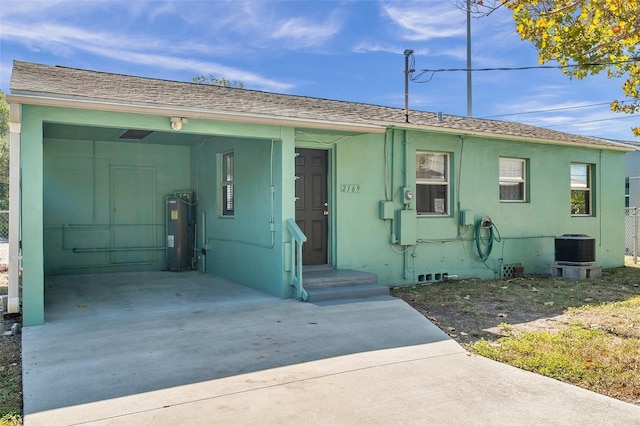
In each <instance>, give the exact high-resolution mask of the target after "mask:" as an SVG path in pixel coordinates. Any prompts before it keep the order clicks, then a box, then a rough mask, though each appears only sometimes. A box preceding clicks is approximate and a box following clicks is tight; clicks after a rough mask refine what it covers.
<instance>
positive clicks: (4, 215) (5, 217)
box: [0, 210, 9, 265]
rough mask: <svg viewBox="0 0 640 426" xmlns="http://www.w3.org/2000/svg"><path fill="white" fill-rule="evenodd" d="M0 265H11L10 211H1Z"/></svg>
mask: <svg viewBox="0 0 640 426" xmlns="http://www.w3.org/2000/svg"><path fill="white" fill-rule="evenodd" d="M0 264H4V265H7V264H9V211H8V210H0Z"/></svg>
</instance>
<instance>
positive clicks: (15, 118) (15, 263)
mask: <svg viewBox="0 0 640 426" xmlns="http://www.w3.org/2000/svg"><path fill="white" fill-rule="evenodd" d="M20 107H21V106H20V104H11V105H10V107H9V108H10V109H9V294H8V300H7V311H8V312H9V313H10V314H15V313H19V312H20V294H19V286H20V275H19V272H20V132H21V120H20V116H21V114H20V113H21V111H20Z"/></svg>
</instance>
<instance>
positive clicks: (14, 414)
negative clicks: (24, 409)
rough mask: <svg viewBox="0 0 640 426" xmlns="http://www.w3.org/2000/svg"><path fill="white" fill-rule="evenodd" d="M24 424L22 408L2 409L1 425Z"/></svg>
mask: <svg viewBox="0 0 640 426" xmlns="http://www.w3.org/2000/svg"><path fill="white" fill-rule="evenodd" d="M21 424H22V416H21V415H20V410H18V411H16V410H13V409H0V426H18V425H21Z"/></svg>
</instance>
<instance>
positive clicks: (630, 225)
mask: <svg viewBox="0 0 640 426" xmlns="http://www.w3.org/2000/svg"><path fill="white" fill-rule="evenodd" d="M638 214H639V211H638V207H627V208H626V209H625V226H624V254H625V255H626V256H633V262H634V263H637V262H638V256H640V216H638Z"/></svg>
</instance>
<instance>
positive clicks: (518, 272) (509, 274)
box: [502, 263, 524, 280]
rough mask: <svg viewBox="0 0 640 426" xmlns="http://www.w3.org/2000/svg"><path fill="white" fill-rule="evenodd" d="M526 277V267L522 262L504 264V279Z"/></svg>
mask: <svg viewBox="0 0 640 426" xmlns="http://www.w3.org/2000/svg"><path fill="white" fill-rule="evenodd" d="M522 277H524V268H523V267H522V264H521V263H510V264H508V265H502V279H503V280H510V279H512V278H522Z"/></svg>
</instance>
